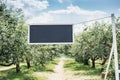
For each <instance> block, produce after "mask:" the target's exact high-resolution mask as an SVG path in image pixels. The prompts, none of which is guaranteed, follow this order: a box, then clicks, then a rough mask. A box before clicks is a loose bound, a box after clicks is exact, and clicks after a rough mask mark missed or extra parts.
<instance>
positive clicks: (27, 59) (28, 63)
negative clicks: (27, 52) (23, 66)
mask: <svg viewBox="0 0 120 80" xmlns="http://www.w3.org/2000/svg"><path fill="white" fill-rule="evenodd" d="M26 63H27V68H28V69H29V68H30V66H31V65H30V59H29V58H26Z"/></svg>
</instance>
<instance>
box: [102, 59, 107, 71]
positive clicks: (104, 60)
mask: <svg viewBox="0 0 120 80" xmlns="http://www.w3.org/2000/svg"><path fill="white" fill-rule="evenodd" d="M107 59H108V58H104V59H103V62H102V63H101V72H102V71H103V70H104V64H105V63H106V61H107Z"/></svg>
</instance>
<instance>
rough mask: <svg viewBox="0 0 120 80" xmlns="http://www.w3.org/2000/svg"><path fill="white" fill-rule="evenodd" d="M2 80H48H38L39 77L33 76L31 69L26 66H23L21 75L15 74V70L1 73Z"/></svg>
mask: <svg viewBox="0 0 120 80" xmlns="http://www.w3.org/2000/svg"><path fill="white" fill-rule="evenodd" d="M0 80H46V79H45V78H44V77H41V79H38V77H36V76H33V75H32V70H31V69H27V68H26V66H25V65H22V66H21V72H19V73H16V72H15V68H11V69H9V70H4V71H0Z"/></svg>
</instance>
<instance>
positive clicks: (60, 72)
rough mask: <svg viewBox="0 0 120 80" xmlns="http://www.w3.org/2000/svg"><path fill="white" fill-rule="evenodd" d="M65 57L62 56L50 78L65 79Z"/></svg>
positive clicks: (52, 79) (54, 79) (55, 79)
mask: <svg viewBox="0 0 120 80" xmlns="http://www.w3.org/2000/svg"><path fill="white" fill-rule="evenodd" d="M63 65H64V58H60V62H59V63H58V65H56V66H55V69H54V73H52V74H51V75H50V76H49V77H48V80H64V78H65V77H64V67H63Z"/></svg>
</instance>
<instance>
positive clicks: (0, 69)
mask: <svg viewBox="0 0 120 80" xmlns="http://www.w3.org/2000/svg"><path fill="white" fill-rule="evenodd" d="M11 68H15V66H14V65H12V66H7V67H1V68H0V71H4V70H9V69H11Z"/></svg>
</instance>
